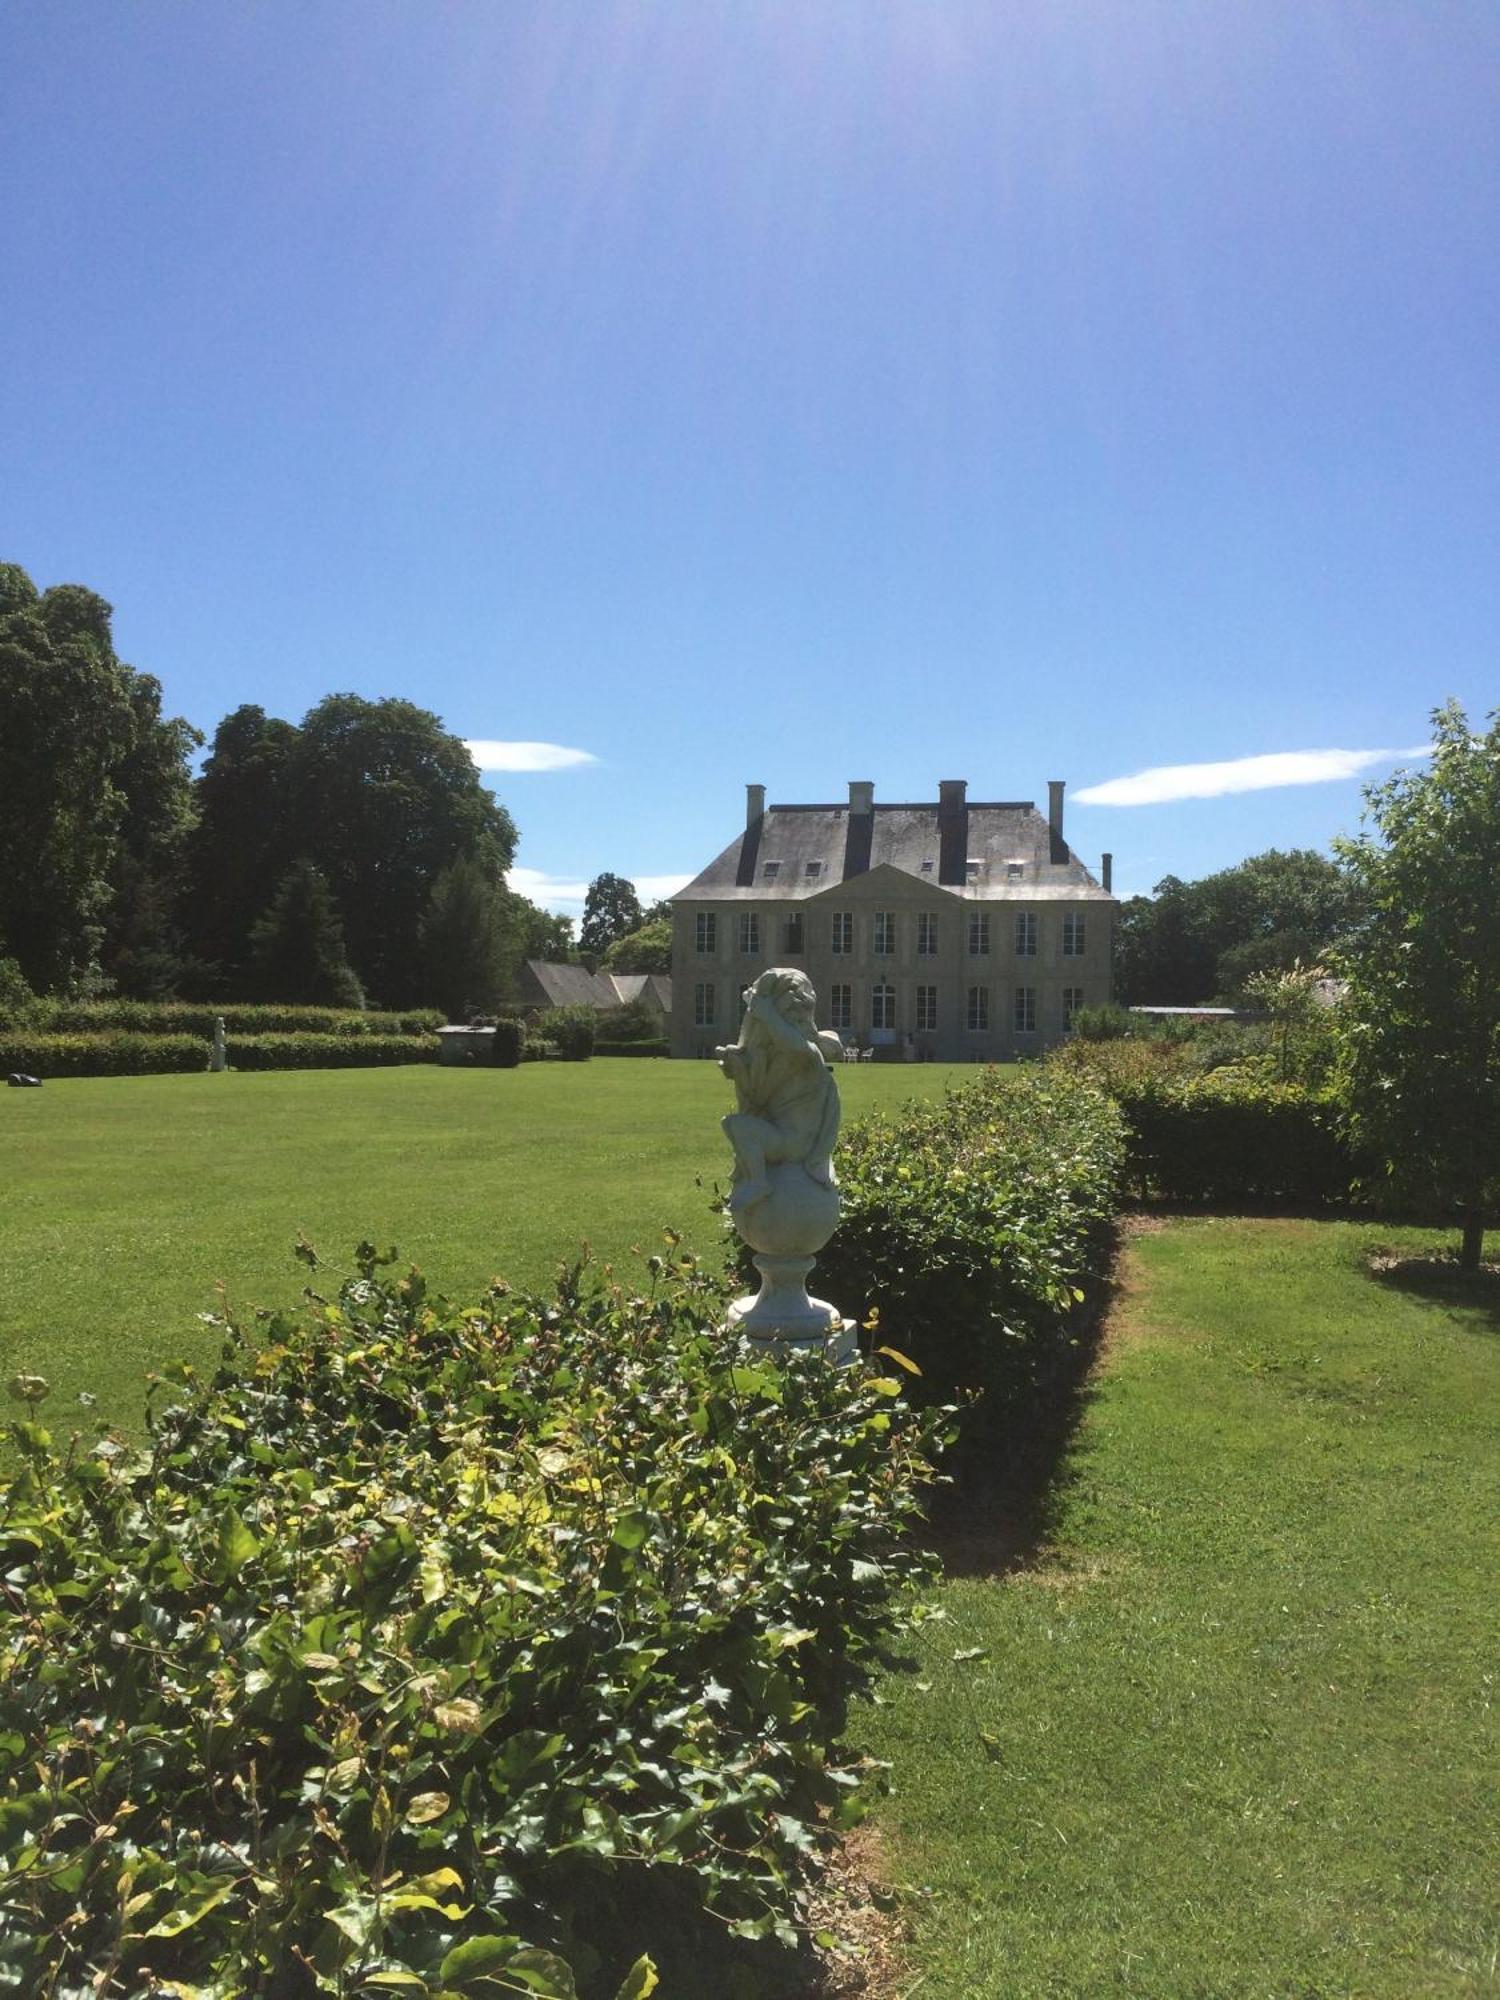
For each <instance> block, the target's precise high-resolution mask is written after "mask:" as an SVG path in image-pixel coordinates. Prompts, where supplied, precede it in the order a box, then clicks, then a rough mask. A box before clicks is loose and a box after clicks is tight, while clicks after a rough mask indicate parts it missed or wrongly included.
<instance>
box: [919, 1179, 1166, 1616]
mask: <svg viewBox="0 0 1500 2000" xmlns="http://www.w3.org/2000/svg"><path fill="white" fill-rule="evenodd" d="M1150 1226H1151V1224H1150V1219H1149V1218H1145V1217H1141V1218H1137V1219H1134V1220H1133V1221H1127V1222H1126V1223H1125V1225H1124V1227H1123V1229H1117V1230H1116V1231H1115V1234H1114V1241H1113V1244H1112V1246H1111V1251H1110V1255H1109V1258H1108V1262H1107V1265H1106V1268H1105V1273H1104V1275H1103V1276H1102V1277H1100V1278H1097V1279H1095V1280H1094V1281H1093V1283H1092V1284H1091V1285H1090V1286H1089V1287H1088V1289H1087V1292H1086V1294H1085V1297H1084V1300H1083V1303H1082V1305H1080V1306H1079V1307H1078V1309H1077V1311H1076V1312H1075V1314H1074V1315H1073V1321H1072V1326H1071V1328H1070V1335H1071V1337H1070V1340H1069V1342H1068V1344H1067V1346H1066V1347H1065V1348H1064V1349H1063V1351H1062V1353H1061V1354H1060V1355H1059V1357H1058V1359H1057V1362H1056V1364H1055V1365H1054V1367H1053V1369H1052V1371H1051V1373H1050V1375H1049V1376H1048V1377H1047V1379H1046V1380H1045V1381H1044V1382H1042V1383H1040V1384H1039V1385H1037V1389H1036V1393H1035V1394H1034V1395H1032V1396H1029V1397H1028V1398H1027V1402H1026V1407H1025V1412H1024V1415H1023V1414H1020V1413H1018V1412H1017V1411H1016V1410H1015V1409H1014V1408H998V1409H987V1408H986V1407H985V1406H984V1405H982V1404H981V1405H980V1406H978V1407H977V1408H976V1409H975V1410H974V1411H973V1412H972V1413H971V1415H970V1417H969V1419H968V1420H967V1422H966V1424H965V1427H964V1430H963V1433H962V1435H961V1436H960V1438H959V1440H958V1442H957V1443H956V1444H955V1445H954V1446H953V1448H952V1450H951V1452H950V1453H949V1455H948V1458H947V1460H946V1463H945V1465H944V1470H945V1471H946V1472H947V1474H948V1475H949V1477H950V1479H951V1481H952V1483H951V1485H949V1486H947V1487H944V1488H942V1489H940V1490H939V1492H938V1495H937V1497H936V1499H935V1500H934V1502H933V1507H932V1512H931V1515H930V1517H929V1524H928V1528H929V1533H928V1539H929V1541H930V1543H931V1546H932V1548H933V1549H934V1551H935V1552H936V1553H937V1555H938V1556H940V1557H941V1559H942V1563H943V1568H944V1569H945V1570H946V1571H947V1573H948V1575H949V1576H967V1577H980V1576H1006V1575H1008V1574H1009V1573H1010V1572H1011V1571H1012V1570H1017V1569H1024V1568H1025V1567H1026V1566H1027V1564H1029V1563H1031V1562H1032V1561H1034V1560H1035V1558H1036V1556H1037V1554H1038V1552H1039V1551H1040V1550H1041V1549H1042V1548H1043V1547H1044V1546H1045V1545H1046V1543H1047V1542H1048V1541H1049V1540H1050V1539H1051V1538H1052V1534H1053V1530H1054V1527H1055V1525H1056V1519H1057V1512H1058V1506H1059V1502H1060V1500H1061V1498H1062V1494H1063V1491H1064V1489H1065V1487H1066V1484H1067V1476H1068V1475H1067V1469H1066V1468H1067V1456H1068V1447H1069V1445H1070V1444H1071V1443H1072V1440H1073V1435H1074V1433H1075V1432H1076V1430H1077V1429H1078V1425H1079V1422H1080V1421H1081V1419H1082V1417H1083V1414H1084V1411H1085V1410H1086V1409H1087V1408H1088V1405H1089V1403H1090V1402H1091V1401H1092V1399H1093V1395H1094V1390H1093V1386H1092V1382H1093V1373H1094V1367H1095V1364H1096V1362H1097V1361H1098V1359H1099V1353H1100V1349H1101V1347H1102V1345H1103V1340H1104V1330H1105V1327H1106V1326H1107V1324H1108V1321H1109V1315H1110V1313H1111V1311H1112V1309H1113V1308H1114V1306H1115V1304H1116V1302H1117V1300H1118V1299H1119V1298H1120V1296H1121V1295H1122V1293H1123V1290H1124V1279H1123V1259H1122V1256H1121V1251H1122V1248H1123V1245H1124V1242H1125V1240H1126V1239H1127V1238H1128V1236H1129V1235H1130V1234H1133V1233H1137V1232H1139V1231H1141V1230H1144V1229H1146V1228H1149V1227H1150Z"/></svg>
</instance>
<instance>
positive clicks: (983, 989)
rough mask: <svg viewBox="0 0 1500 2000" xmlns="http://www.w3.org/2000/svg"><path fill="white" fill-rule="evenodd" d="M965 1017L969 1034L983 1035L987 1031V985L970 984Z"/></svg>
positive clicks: (988, 1015)
mask: <svg viewBox="0 0 1500 2000" xmlns="http://www.w3.org/2000/svg"><path fill="white" fill-rule="evenodd" d="M967 1019H968V1023H969V1033H970V1034H971V1035H983V1034H987V1033H988V1032H989V1025H990V989H989V988H988V986H971V987H970V988H969V1008H968V1016H967Z"/></svg>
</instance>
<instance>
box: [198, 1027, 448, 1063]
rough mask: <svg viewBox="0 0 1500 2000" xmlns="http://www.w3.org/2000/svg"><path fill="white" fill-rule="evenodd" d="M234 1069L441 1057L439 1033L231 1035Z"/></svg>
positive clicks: (426, 1060) (421, 1060)
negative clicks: (439, 1055) (437, 1034)
mask: <svg viewBox="0 0 1500 2000" xmlns="http://www.w3.org/2000/svg"><path fill="white" fill-rule="evenodd" d="M226 1047H227V1050H228V1055H229V1066H230V1068H231V1069H373V1068H377V1067H394V1066H395V1065H396V1064H398V1063H431V1062H436V1061H437V1059H438V1049H439V1043H438V1038H437V1036H436V1035H230V1036H228V1037H227V1041H226Z"/></svg>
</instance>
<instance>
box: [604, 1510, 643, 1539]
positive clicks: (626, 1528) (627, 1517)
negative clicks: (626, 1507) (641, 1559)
mask: <svg viewBox="0 0 1500 2000" xmlns="http://www.w3.org/2000/svg"><path fill="white" fill-rule="evenodd" d="M650 1532H651V1516H650V1515H649V1514H647V1513H645V1512H644V1511H643V1510H642V1509H641V1508H639V1507H637V1508H635V1509H634V1510H633V1511H632V1512H631V1513H629V1514H622V1515H621V1516H620V1518H619V1520H618V1521H616V1522H615V1531H614V1534H613V1535H612V1536H611V1537H610V1540H611V1541H612V1542H613V1543H614V1545H615V1547H616V1548H617V1549H638V1548H639V1547H640V1546H641V1544H642V1543H643V1542H644V1541H645V1539H646V1537H647V1536H648V1535H649V1534H650Z"/></svg>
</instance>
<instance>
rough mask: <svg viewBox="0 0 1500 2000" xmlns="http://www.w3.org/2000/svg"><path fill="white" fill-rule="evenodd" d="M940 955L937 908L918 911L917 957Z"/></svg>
mask: <svg viewBox="0 0 1500 2000" xmlns="http://www.w3.org/2000/svg"><path fill="white" fill-rule="evenodd" d="M937 955H938V920H937V911H936V910H919V911H918V912H917V957H918V958H936V957H937Z"/></svg>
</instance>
